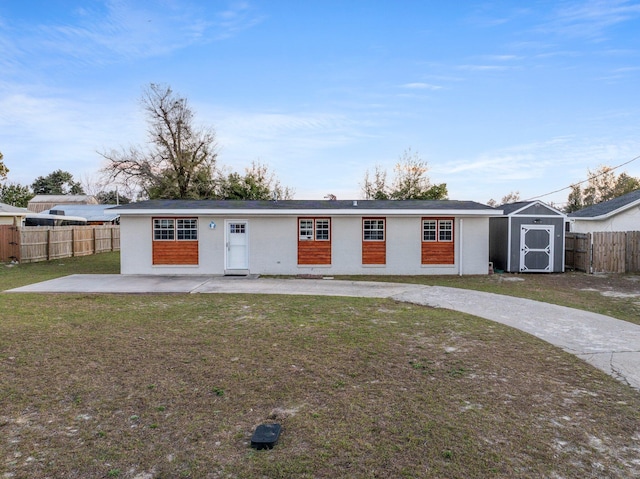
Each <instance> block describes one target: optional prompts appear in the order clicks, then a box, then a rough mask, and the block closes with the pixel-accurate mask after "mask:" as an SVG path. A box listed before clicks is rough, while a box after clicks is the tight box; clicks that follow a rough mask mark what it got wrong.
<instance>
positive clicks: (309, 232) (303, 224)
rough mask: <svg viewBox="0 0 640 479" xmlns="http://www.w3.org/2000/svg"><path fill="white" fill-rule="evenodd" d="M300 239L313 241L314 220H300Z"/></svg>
mask: <svg viewBox="0 0 640 479" xmlns="http://www.w3.org/2000/svg"><path fill="white" fill-rule="evenodd" d="M300 239H301V240H312V239H313V220H300Z"/></svg>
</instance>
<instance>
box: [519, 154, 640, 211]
mask: <svg viewBox="0 0 640 479" xmlns="http://www.w3.org/2000/svg"><path fill="white" fill-rule="evenodd" d="M638 159H640V155H638V156H636V157H635V158H631V159H630V160H629V161H625V162H624V163H622V164H620V165H618V166H614V167H613V168H609V169H608V170H607V171H604V172H602V173H600V174H599V175H593V176H590V177H589V178H587V179H586V180H582V181H578V182H577V183H572V184H570V185H569V186H565V187H564V188H560V189H559V190H555V191H552V192H550V193H545V194H544V195H538V196H533V197H531V198H529V199H528V200H524V201H531V200H537V199H538V198H544V197H545V196H549V195H553V194H554V193H560V192H561V191H564V190H569V189H571V188H573V187H574V186H578V185H581V184H583V183H587V182H588V181H590V180H593V179H594V178H598V177H600V176H604V175H606V174H607V173H609V172H611V171H615V170H617V169H618V168H622V167H623V166H625V165H628V164H629V163H632V162H634V161H636V160H638Z"/></svg>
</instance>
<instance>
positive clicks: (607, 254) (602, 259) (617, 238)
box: [565, 231, 640, 273]
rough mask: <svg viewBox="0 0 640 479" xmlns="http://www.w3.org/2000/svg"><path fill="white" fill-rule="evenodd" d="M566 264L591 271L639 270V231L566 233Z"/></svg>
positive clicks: (624, 271)
mask: <svg viewBox="0 0 640 479" xmlns="http://www.w3.org/2000/svg"><path fill="white" fill-rule="evenodd" d="M565 267H566V268H567V269H574V270H578V271H586V272H588V273H640V231H613V232H610V231H597V232H594V233H566V236H565Z"/></svg>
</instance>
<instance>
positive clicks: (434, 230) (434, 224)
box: [422, 218, 455, 243]
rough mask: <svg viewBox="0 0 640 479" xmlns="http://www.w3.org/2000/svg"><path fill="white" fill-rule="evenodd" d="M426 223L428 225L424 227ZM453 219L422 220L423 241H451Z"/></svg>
mask: <svg viewBox="0 0 640 479" xmlns="http://www.w3.org/2000/svg"><path fill="white" fill-rule="evenodd" d="M427 224H428V225H429V226H430V227H429V229H426V226H427ZM454 224H455V223H454V220H452V219H441V220H440V219H436V218H429V219H423V220H422V242H423V243H451V242H452V241H453V228H454ZM427 233H429V238H427V237H426V236H427Z"/></svg>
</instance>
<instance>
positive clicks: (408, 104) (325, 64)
mask: <svg viewBox="0 0 640 479" xmlns="http://www.w3.org/2000/svg"><path fill="white" fill-rule="evenodd" d="M639 31H640V1H636V0H629V1H626V0H608V1H573V0H568V1H563V0H555V1H530V2H513V1H500V0H498V1H463V0H461V1H456V2H447V1H430V0H417V1H412V0H389V1H372V0H367V1H358V0H351V1H350V0H342V1H333V0H309V1H284V0H256V1H237V2H234V1H230V2H229V1H216V0H211V1H204V0H203V1H198V0H148V1H134V0H92V1H74V0H48V1H46V2H44V1H35V0H21V1H13V0H0V151H1V152H2V153H3V154H4V162H5V164H6V165H7V166H8V167H9V169H10V173H9V180H10V181H13V182H17V183H21V184H31V183H32V182H33V180H34V179H35V178H36V177H37V176H40V175H47V174H49V173H50V172H52V171H54V170H56V169H63V170H67V171H69V172H71V173H72V174H73V175H74V177H75V178H76V179H77V180H80V181H82V182H85V183H86V182H95V181H97V178H98V171H99V169H100V167H101V166H102V158H101V156H100V155H99V154H98V153H97V152H98V151H106V150H109V149H111V148H119V147H127V146H129V145H133V144H143V143H144V142H145V140H146V133H145V122H144V117H143V115H142V112H141V109H140V104H139V98H140V96H141V92H142V90H143V88H144V87H145V86H146V85H148V84H149V83H150V82H154V83H166V84H169V85H170V86H171V87H172V88H173V89H174V90H175V91H176V92H178V93H179V94H181V95H183V96H185V97H187V98H188V99H189V102H190V104H191V106H192V107H193V109H194V110H195V113H196V123H198V124H203V125H208V126H212V127H214V128H215V130H216V132H217V142H218V146H219V159H218V161H219V164H220V165H221V166H226V167H228V168H232V169H235V170H239V171H242V169H243V168H244V167H245V166H248V165H249V164H250V163H251V162H252V161H258V162H261V163H265V164H267V165H269V167H270V168H271V170H272V171H273V172H274V173H275V174H276V175H277V177H278V178H279V179H280V181H281V182H282V184H284V185H285V186H289V187H291V188H293V189H294V190H295V197H296V198H297V199H320V198H323V197H324V196H325V195H327V194H328V193H332V194H335V195H336V196H337V197H338V198H339V199H353V198H359V197H360V195H361V193H360V185H361V183H362V179H363V177H364V174H365V172H366V171H367V170H370V171H373V169H374V167H375V166H376V165H380V166H381V167H382V168H384V169H387V170H388V171H389V173H390V174H391V172H392V170H393V166H394V164H395V163H396V162H397V161H398V158H399V157H400V155H401V154H402V153H403V151H405V150H406V149H409V148H410V149H411V150H412V151H413V152H418V154H419V155H420V156H421V157H422V158H423V159H424V160H426V161H427V162H428V164H429V167H430V171H429V176H430V178H431V180H432V181H433V182H434V183H446V184H447V185H448V188H449V197H450V198H451V199H460V200H475V201H480V202H486V201H487V200H489V199H490V198H494V199H497V200H499V199H500V198H501V197H502V196H504V195H506V194H507V193H509V192H511V191H519V192H520V195H521V197H522V198H523V199H526V198H531V197H536V196H538V195H543V194H546V193H549V192H551V191H554V190H558V189H561V188H564V187H567V186H569V185H570V184H571V183H574V182H577V181H581V180H584V179H586V175H587V170H588V169H591V170H595V169H597V168H598V167H599V166H601V165H609V166H615V165H619V164H622V163H624V162H627V161H629V160H631V159H632V158H634V157H636V156H638V155H640V89H639V86H640V35H639V34H638V32H639ZM618 171H619V172H622V171H626V172H627V173H628V174H631V175H633V176H640V160H638V161H634V162H631V163H630V164H628V165H626V166H625V167H623V168H622V169H620V170H618ZM567 194H568V191H567V190H565V191H561V192H559V193H555V194H553V195H550V196H545V197H543V198H542V199H543V200H544V201H548V202H555V203H556V204H561V203H563V202H564V201H566V197H567Z"/></svg>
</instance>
